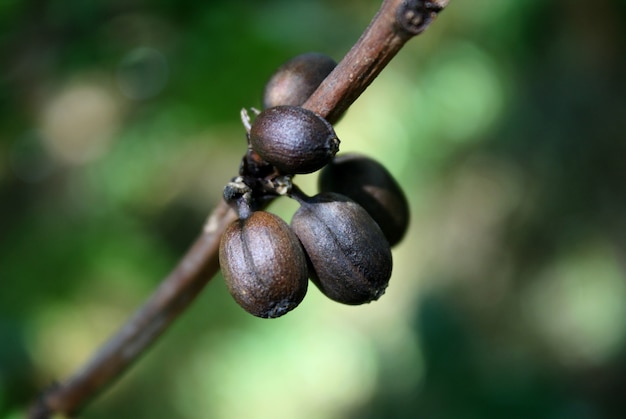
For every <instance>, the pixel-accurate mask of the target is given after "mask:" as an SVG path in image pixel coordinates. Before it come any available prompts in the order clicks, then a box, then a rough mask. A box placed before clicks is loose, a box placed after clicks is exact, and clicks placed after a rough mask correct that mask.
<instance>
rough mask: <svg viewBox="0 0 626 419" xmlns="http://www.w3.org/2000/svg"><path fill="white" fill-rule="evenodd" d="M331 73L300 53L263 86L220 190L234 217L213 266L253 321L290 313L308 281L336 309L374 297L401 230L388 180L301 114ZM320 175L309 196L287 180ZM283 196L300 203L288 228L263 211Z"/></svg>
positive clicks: (404, 206) (402, 207)
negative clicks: (234, 165) (234, 170)
mask: <svg viewBox="0 0 626 419" xmlns="http://www.w3.org/2000/svg"><path fill="white" fill-rule="evenodd" d="M335 65H336V64H335V62H334V61H333V60H332V59H331V58H329V57H327V56H326V55H323V54H317V53H309V54H303V55H299V56H297V57H295V58H293V59H292V60H290V61H288V62H287V63H285V64H283V65H282V66H281V67H280V68H279V69H278V70H277V71H276V72H275V74H274V75H273V76H272V77H271V79H270V80H269V82H268V83H267V85H266V89H265V94H264V98H263V106H264V110H263V111H262V112H258V111H255V113H256V115H255V117H254V119H253V120H251V118H250V117H249V116H248V113H247V112H246V111H245V110H244V111H242V121H243V123H244V126H245V127H246V131H247V138H248V150H247V153H246V155H245V156H244V158H243V160H242V164H241V167H240V170H239V176H238V177H236V178H234V179H233V180H232V181H231V182H230V183H229V184H228V185H227V186H226V187H225V188H224V198H225V200H226V201H227V202H228V203H229V204H231V205H232V206H233V207H234V208H235V209H236V210H237V213H238V216H239V218H238V220H236V221H234V222H233V223H232V224H231V225H230V226H229V227H228V228H227V230H226V232H225V234H224V235H223V237H222V240H221V243H220V253H219V258H220V265H221V268H222V273H223V275H224V279H225V281H226V285H227V287H228V289H229V291H230V293H231V295H232V296H233V297H234V299H235V301H236V302H237V303H238V304H239V305H240V306H242V307H243V308H244V309H245V310H246V311H248V312H249V313H251V314H253V315H255V316H258V317H264V318H273V317H279V316H282V315H283V314H285V313H287V312H288V311H290V310H292V309H293V308H295V307H296V306H297V305H298V304H299V303H300V302H301V301H302V300H303V299H304V296H305V294H306V291H307V287H308V280H309V278H310V279H311V281H312V282H313V283H314V284H315V285H316V286H317V287H318V288H319V289H320V291H321V292H322V293H323V294H325V295H326V296H327V297H329V298H331V299H332V300H334V301H338V302H340V303H344V304H351V305H357V304H363V303H368V302H370V301H373V300H376V299H378V298H379V297H380V296H381V295H382V294H383V293H384V292H385V289H386V288H387V284H388V283H389V278H390V277H391V270H392V255H391V246H393V245H395V244H396V243H398V242H399V241H400V240H401V239H402V237H403V235H404V234H405V232H406V230H407V226H408V220H409V210H408V203H407V200H406V197H405V195H404V193H403V192H402V190H401V188H400V186H399V185H398V183H397V182H396V181H395V179H394V178H393V177H392V176H391V174H390V173H389V172H388V171H387V170H386V169H385V168H384V167H383V166H382V165H381V164H380V163H378V162H377V161H375V160H374V159H371V158H369V157H365V156H362V155H358V154H345V155H338V156H336V153H337V151H338V150H339V139H338V138H337V135H336V134H335V131H334V129H333V127H332V125H331V124H330V123H329V122H328V121H326V120H325V119H324V118H322V117H321V116H320V115H317V114H316V113H314V112H311V111H310V110H307V109H305V108H302V107H301V105H302V104H303V103H304V102H305V101H306V100H307V99H308V97H309V96H310V95H311V94H312V93H313V92H314V91H315V89H316V88H317V87H318V86H319V84H320V83H321V82H322V81H323V80H324V78H326V76H327V75H328V74H329V73H330V72H331V71H332V70H333V68H334V67H335ZM318 170H321V171H320V174H319V189H320V192H319V193H318V194H317V195H315V196H313V197H309V196H307V195H305V194H304V193H303V192H302V191H301V190H300V189H299V188H298V187H297V186H296V185H295V184H294V183H293V182H292V178H293V177H294V176H295V175H296V174H307V173H313V172H316V171H318ZM282 195H285V196H288V197H290V198H293V199H295V200H296V201H297V202H298V203H299V204H300V208H299V209H298V210H297V211H296V212H295V214H294V215H293V217H292V220H291V225H289V224H287V223H286V222H285V221H283V220H282V219H281V218H280V217H278V216H277V215H275V214H273V213H270V212H267V211H264V210H262V209H261V208H262V207H263V203H264V202H265V201H267V200H268V199H273V198H275V197H277V196H282Z"/></svg>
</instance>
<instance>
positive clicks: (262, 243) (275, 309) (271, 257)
mask: <svg viewBox="0 0 626 419" xmlns="http://www.w3.org/2000/svg"><path fill="white" fill-rule="evenodd" d="M219 260H220V265H221V268H222V273H223V275H224V280H225V282H226V286H227V287H228V290H229V291H230V293H231V295H232V296H233V298H234V299H235V301H236V302H237V303H238V304H239V305H240V306H241V307H243V308H244V309H245V310H246V311H248V312H249V313H251V314H253V315H255V316H257V317H263V318H273V317H280V316H282V315H283V314H285V313H287V312H288V311H290V310H292V309H293V308H295V307H296V306H297V305H298V304H300V302H301V301H302V299H303V298H304V296H305V294H306V291H307V286H308V273H307V260H306V256H305V255H304V251H303V249H302V246H301V245H300V242H299V241H298V238H297V237H296V236H295V234H294V233H293V231H292V230H291V228H290V227H289V225H288V224H287V223H285V222H284V221H283V220H282V219H280V218H279V217H278V216H276V215H274V214H271V213H269V212H265V211H255V212H252V213H251V214H250V215H249V216H248V217H247V218H245V219H239V220H236V221H234V222H233V223H232V224H231V225H230V226H229V227H228V228H227V229H226V232H225V233H224V235H223V236H222V240H221V242H220V251H219Z"/></svg>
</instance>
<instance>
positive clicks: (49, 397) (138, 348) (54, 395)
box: [29, 0, 448, 419]
mask: <svg viewBox="0 0 626 419" xmlns="http://www.w3.org/2000/svg"><path fill="white" fill-rule="evenodd" d="M447 3H448V0H439V1H419V0H385V1H384V2H383V4H382V6H381V8H380V10H379V11H378V13H377V14H376V16H375V17H374V19H373V20H372V22H371V23H370V25H369V26H368V27H367V29H366V30H365V32H364V33H363V35H362V36H361V38H360V39H359V40H358V41H357V43H356V44H355V45H354V47H353V48H352V49H351V50H350V51H349V52H348V54H346V56H345V57H344V59H343V60H342V61H341V62H340V63H339V64H338V65H337V67H336V68H335V70H333V72H332V73H331V74H330V75H329V76H328V77H327V78H326V80H324V82H323V83H322V84H321V86H320V87H319V88H318V89H317V90H316V91H315V92H314V93H313V95H312V96H311V97H310V98H309V100H307V102H306V103H305V104H304V105H303V106H304V107H305V108H307V109H309V110H311V111H313V112H316V113H317V114H319V115H321V116H323V117H325V118H326V119H328V120H329V121H330V122H331V123H332V122H336V121H337V119H338V118H339V117H340V116H341V115H342V114H343V113H344V112H345V111H346V110H347V109H348V107H349V106H350V105H351V104H352V103H353V102H354V101H355V100H356V99H357V98H358V97H359V95H360V94H361V93H362V92H363V91H364V90H365V89H366V88H367V86H368V85H369V84H370V83H371V82H372V81H373V80H374V79H375V78H376V76H377V75H378V74H379V73H380V72H381V71H382V69H383V68H384V67H385V65H386V64H387V63H388V62H389V61H390V60H391V59H392V58H393V56H394V55H395V54H396V53H397V52H398V51H399V50H400V48H402V46H403V45H404V43H405V42H406V41H408V40H409V39H410V38H411V37H413V36H415V35H417V34H419V33H421V32H422V31H423V30H424V29H426V27H428V25H429V24H430V23H431V22H432V20H433V19H434V18H435V17H436V15H437V14H438V13H439V12H440V11H441V10H442V9H443V8H444V7H445V6H446V5H447ZM235 219H236V214H235V212H234V211H233V210H232V209H231V208H230V207H229V206H228V205H227V204H226V203H225V202H224V201H221V202H220V203H219V204H218V205H217V207H216V208H215V209H214V211H213V212H212V214H211V216H210V217H209V218H208V220H207V222H206V225H205V226H204V230H203V231H202V233H201V234H200V236H199V237H198V239H196V241H195V243H194V244H193V245H192V246H191V248H190V249H189V251H188V252H187V253H186V254H185V255H184V256H183V258H182V259H181V260H180V262H179V263H178V265H177V266H176V268H175V269H174V270H173V271H172V272H171V273H170V274H169V275H168V276H167V277H166V278H165V279H164V280H163V282H162V283H161V284H160V286H159V287H158V288H157V289H156V290H155V292H154V293H153V294H152V296H151V297H150V298H149V299H148V300H147V301H146V303H145V304H144V305H143V306H142V307H141V308H140V309H139V310H138V311H137V312H136V313H135V314H134V316H133V317H131V318H130V319H129V320H128V321H127V323H126V324H125V325H124V326H123V327H122V328H121V329H120V330H119V331H118V332H117V333H116V334H115V335H113V336H112V337H111V338H110V339H109V341H108V342H107V343H105V344H104V345H103V346H102V347H101V348H100V350H99V351H98V352H97V353H96V354H95V355H94V356H93V358H92V359H91V360H90V361H89V362H88V363H87V364H86V365H85V366H84V367H83V368H82V369H80V370H79V371H78V372H76V373H75V374H74V375H73V376H71V377H70V378H68V379H67V380H66V381H65V382H63V383H60V384H58V385H55V386H54V387H53V388H51V389H50V390H49V391H47V392H46V393H44V394H43V395H42V397H41V398H40V399H39V400H37V401H36V402H35V403H34V404H33V405H32V406H31V409H30V411H29V417H30V418H33V419H34V418H47V417H50V416H52V415H53V414H54V413H61V414H66V415H72V414H75V413H77V412H78V411H79V410H80V409H82V408H83V407H84V406H85V405H86V404H87V403H88V402H89V401H91V400H92V399H93V398H94V397H95V396H96V395H97V394H98V393H100V392H101V391H102V390H103V389H104V388H105V387H106V386H108V385H110V384H111V383H112V382H113V381H114V380H115V379H116V378H118V377H119V376H120V375H121V374H122V373H123V372H124V371H125V370H126V369H127V368H128V367H129V366H130V365H131V364H132V362H133V361H135V360H136V359H137V358H138V357H139V356H140V355H141V354H142V353H143V352H144V351H145V350H146V348H147V347H148V346H149V345H150V344H151V343H153V342H154V341H155V340H156V338H157V337H158V336H160V335H161V333H163V332H164V331H165V330H166V328H167V327H168V326H169V325H170V324H171V323H172V322H173V321H174V320H175V319H176V318H177V316H178V315H179V314H180V313H182V312H183V311H184V310H185V308H187V306H188V305H189V304H190V303H191V301H192V300H193V299H194V298H195V297H196V295H198V294H199V292H200V291H201V290H202V289H203V288H204V286H205V285H206V284H207V282H208V281H209V280H210V279H211V278H212V277H213V276H214V275H215V274H216V273H217V271H218V270H219V262H218V251H219V242H220V238H221V236H222V234H223V232H224V230H225V229H226V227H227V226H228V225H229V224H230V223H231V222H233V221H234V220H235Z"/></svg>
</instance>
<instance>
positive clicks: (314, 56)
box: [263, 52, 337, 109]
mask: <svg viewBox="0 0 626 419" xmlns="http://www.w3.org/2000/svg"><path fill="white" fill-rule="evenodd" d="M336 65H337V63H336V62H335V60H333V59H332V58H330V57H329V56H327V55H325V54H320V53H317V52H309V53H306V54H301V55H298V56H296V57H294V58H292V59H291V60H289V61H287V62H286V63H284V64H283V65H281V66H280V67H279V68H278V70H276V72H275V73H274V74H273V75H272V77H271V78H270V80H269V81H268V82H267V84H266V85H265V92H264V93H263V108H265V109H267V108H273V107H274V106H279V105H294V106H300V105H302V104H303V103H304V102H306V100H307V99H308V98H309V96H311V94H312V93H313V92H314V91H315V89H317V87H318V86H319V85H320V83H322V81H323V80H324V79H325V78H326V76H328V75H329V74H330V72H331V71H333V69H334V68H335V66H336Z"/></svg>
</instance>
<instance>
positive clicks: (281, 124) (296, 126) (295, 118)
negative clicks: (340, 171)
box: [250, 106, 339, 174]
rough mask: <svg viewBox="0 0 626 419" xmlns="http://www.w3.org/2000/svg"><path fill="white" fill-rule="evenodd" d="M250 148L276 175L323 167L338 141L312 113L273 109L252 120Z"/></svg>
mask: <svg viewBox="0 0 626 419" xmlns="http://www.w3.org/2000/svg"><path fill="white" fill-rule="evenodd" d="M250 145H251V146H252V149H253V150H254V151H256V152H257V153H258V154H259V155H260V156H261V157H262V158H263V159H264V160H265V161H267V162H268V163H270V164H272V165H274V166H275V167H276V168H277V169H278V170H279V171H280V172H282V173H284V174H298V173H311V172H314V171H316V170H319V169H321V168H322V167H324V166H325V165H326V164H327V163H328V162H329V161H330V160H331V159H332V158H333V156H334V155H335V153H337V150H339V139H338V138H337V135H336V134H335V131H334V130H333V127H332V126H331V125H330V124H329V123H328V121H326V120H325V119H324V118H322V117H321V116H319V115H317V114H316V113H314V112H311V111H309V110H307V109H304V108H300V107H298V106H276V107H274V108H269V109H266V110H264V111H263V112H261V113H260V114H259V115H257V117H256V118H255V119H254V122H253V123H252V126H251V128H250Z"/></svg>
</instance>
